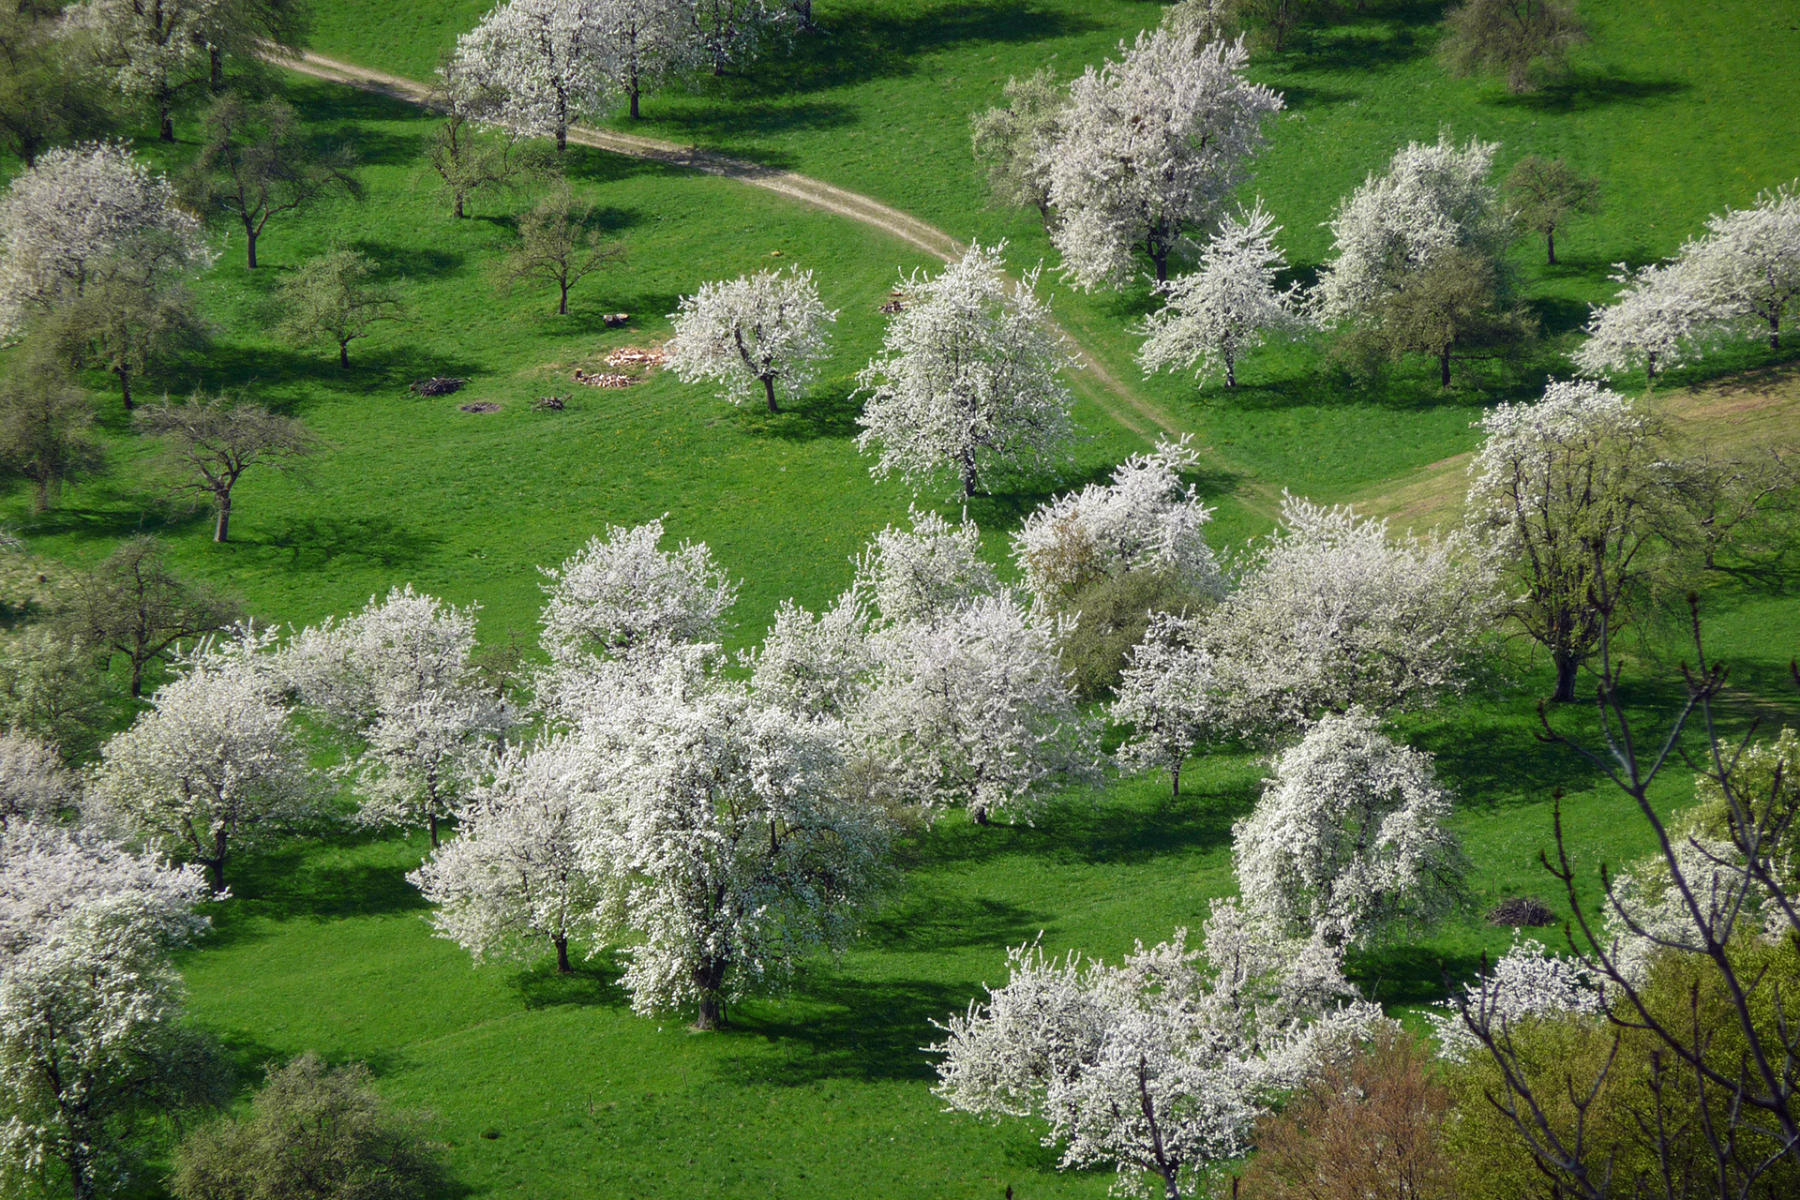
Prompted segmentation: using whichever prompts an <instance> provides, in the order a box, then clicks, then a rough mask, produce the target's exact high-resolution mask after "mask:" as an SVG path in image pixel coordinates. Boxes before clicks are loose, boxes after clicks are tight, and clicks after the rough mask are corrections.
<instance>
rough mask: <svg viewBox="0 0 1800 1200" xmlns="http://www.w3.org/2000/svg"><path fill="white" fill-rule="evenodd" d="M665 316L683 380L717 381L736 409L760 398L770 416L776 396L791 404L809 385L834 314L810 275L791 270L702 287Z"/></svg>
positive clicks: (777, 405)
mask: <svg viewBox="0 0 1800 1200" xmlns="http://www.w3.org/2000/svg"><path fill="white" fill-rule="evenodd" d="M669 319H670V320H671V321H673V322H674V324H675V336H674V337H672V338H670V339H669V344H668V346H667V350H668V354H669V366H671V367H672V368H674V370H675V373H676V374H677V375H679V376H680V377H681V379H682V381H683V382H685V383H698V382H701V381H711V382H713V383H716V384H717V385H718V386H719V396H720V398H721V399H725V400H729V401H731V402H732V403H733V404H743V403H745V402H746V401H749V400H752V399H754V398H756V397H758V396H760V397H761V398H762V399H764V400H765V401H767V403H768V405H769V411H770V412H772V413H773V412H780V411H781V405H780V403H779V401H778V399H777V394H778V393H779V395H780V396H781V397H783V398H786V399H788V400H793V399H795V398H796V397H799V396H804V395H805V394H806V389H807V388H809V387H810V386H812V382H813V379H814V378H815V377H816V376H817V374H818V364H819V363H820V361H821V360H823V359H824V358H825V357H826V355H827V354H828V353H829V352H830V337H829V334H828V331H827V330H826V328H825V327H826V326H827V325H828V324H830V323H831V322H833V321H836V320H837V313H835V312H833V311H831V310H829V309H827V308H826V307H825V305H824V304H822V303H820V301H819V289H818V288H817V287H815V286H814V285H813V279H812V272H811V271H802V270H801V269H800V268H799V267H790V268H789V269H788V270H787V272H786V273H782V272H779V271H758V272H757V273H756V274H754V275H741V276H739V277H738V278H737V279H735V280H720V281H718V282H715V283H703V284H701V285H700V290H699V291H698V292H696V293H695V294H694V295H692V296H683V297H682V298H681V308H680V310H679V311H678V312H673V313H670V314H669Z"/></svg>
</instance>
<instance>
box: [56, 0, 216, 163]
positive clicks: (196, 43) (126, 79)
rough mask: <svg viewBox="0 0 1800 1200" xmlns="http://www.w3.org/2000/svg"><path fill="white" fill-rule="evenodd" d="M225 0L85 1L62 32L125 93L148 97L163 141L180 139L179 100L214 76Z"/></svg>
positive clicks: (74, 8) (73, 11)
mask: <svg viewBox="0 0 1800 1200" xmlns="http://www.w3.org/2000/svg"><path fill="white" fill-rule="evenodd" d="M226 7H227V5H226V4H225V3H224V2H223V0H159V2H158V3H154V4H145V3H142V2H141V0H81V3H79V4H75V5H72V6H70V7H69V8H68V9H66V10H65V11H64V16H63V22H62V35H63V36H64V37H65V38H70V39H73V40H76V41H78V42H79V43H80V44H81V45H82V46H83V48H84V49H86V50H87V51H88V52H89V53H90V54H91V55H92V56H93V58H94V60H95V65H96V66H97V67H98V68H99V69H100V73H101V74H102V76H103V77H104V78H105V79H106V80H107V82H108V83H109V84H111V85H112V86H113V87H115V88H117V89H118V90H119V92H120V93H122V94H124V95H126V96H129V97H132V98H133V99H136V100H140V101H148V102H149V103H150V104H151V105H152V106H153V107H154V108H155V109H156V115H157V128H158V130H159V132H160V135H161V137H162V140H163V141H165V142H173V141H174V140H175V117H174V111H175V104H176V101H177V100H178V99H179V98H180V96H181V93H182V92H183V91H185V90H187V89H188V88H191V87H194V86H197V85H200V84H203V83H205V82H206V81H207V80H208V79H209V78H210V77H211V74H212V56H211V55H210V54H209V53H208V51H207V47H208V44H209V43H210V42H211V41H212V40H213V35H214V34H215V33H216V32H217V31H218V26H219V24H220V18H221V16H222V15H223V10H224V9H225V8H226Z"/></svg>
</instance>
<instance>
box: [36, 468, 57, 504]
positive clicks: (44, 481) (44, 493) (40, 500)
mask: <svg viewBox="0 0 1800 1200" xmlns="http://www.w3.org/2000/svg"><path fill="white" fill-rule="evenodd" d="M55 482H56V479H55V477H54V476H52V475H49V474H43V475H39V476H38V479H37V491H36V492H34V493H32V496H31V511H32V512H34V513H43V512H49V511H50V489H51V486H52V485H53V484H54V483H55Z"/></svg>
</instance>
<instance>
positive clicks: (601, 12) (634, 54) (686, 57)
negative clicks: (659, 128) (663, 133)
mask: <svg viewBox="0 0 1800 1200" xmlns="http://www.w3.org/2000/svg"><path fill="white" fill-rule="evenodd" d="M595 3H596V6H597V12H596V15H595V19H596V21H597V23H598V24H599V26H600V31H601V45H602V47H603V50H602V52H601V54H600V58H599V69H600V70H601V71H602V72H604V73H605V75H606V78H607V82H608V84H609V85H610V87H609V90H610V91H612V92H615V93H617V94H619V95H622V96H624V97H625V98H626V100H627V102H628V103H629V104H630V106H631V115H632V116H633V117H636V116H638V115H639V113H638V98H639V96H640V94H641V93H643V92H645V91H648V90H650V89H653V88H656V87H659V86H660V85H661V84H662V83H663V82H664V81H666V80H667V79H668V78H669V77H670V76H671V75H673V74H675V73H676V72H677V71H680V70H681V69H682V68H683V67H685V66H687V65H689V64H690V62H691V60H692V59H693V58H694V52H695V50H696V49H697V47H696V46H695V39H694V20H695V16H696V12H695V3H694V0H595Z"/></svg>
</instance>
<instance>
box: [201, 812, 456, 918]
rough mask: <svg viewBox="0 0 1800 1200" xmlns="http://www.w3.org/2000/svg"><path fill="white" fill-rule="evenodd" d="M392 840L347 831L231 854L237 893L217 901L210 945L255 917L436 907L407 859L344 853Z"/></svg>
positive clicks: (229, 878)
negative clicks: (411, 879) (413, 878)
mask: <svg viewBox="0 0 1800 1200" xmlns="http://www.w3.org/2000/svg"><path fill="white" fill-rule="evenodd" d="M388 840H390V837H389V836H388V835H385V834H380V833H375V832H369V831H342V830H340V831H337V832H328V833H324V834H315V835H313V836H310V837H305V838H296V839H293V840H291V841H288V842H286V843H283V844H282V845H279V846H276V847H274V848H272V849H269V850H266V851H263V852H261V853H255V854H245V855H243V856H242V857H240V858H237V859H234V860H232V861H228V862H227V863H226V864H225V883H226V886H227V887H229V888H230V889H231V898H230V899H229V900H226V901H223V902H222V903H220V904H218V905H216V906H214V908H213V912H214V914H215V917H214V925H215V929H214V933H213V935H212V936H210V937H208V938H207V939H206V942H205V943H204V944H206V945H219V944H225V945H229V944H230V943H231V942H232V941H233V940H235V938H236V937H240V936H243V930H244V922H245V921H247V920H252V919H257V920H266V921H293V920H314V921H326V920H335V919H341V918H345V917H368V916H380V915H385V914H389V913H400V912H417V911H422V910H424V909H426V908H429V907H430V905H429V904H427V903H426V901H425V898H424V897H423V896H421V895H420V894H419V891H418V889H417V888H415V887H413V886H412V884H410V883H408V882H407V881H406V872H405V870H404V869H403V868H402V865H401V864H397V863H394V862H361V861H353V860H351V859H350V858H349V857H348V856H346V855H344V854H343V853H341V852H344V851H354V850H359V849H362V848H363V847H366V846H369V845H372V844H376V843H380V842H385V841H388ZM333 852H338V853H333Z"/></svg>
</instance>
